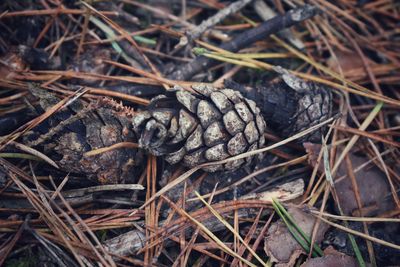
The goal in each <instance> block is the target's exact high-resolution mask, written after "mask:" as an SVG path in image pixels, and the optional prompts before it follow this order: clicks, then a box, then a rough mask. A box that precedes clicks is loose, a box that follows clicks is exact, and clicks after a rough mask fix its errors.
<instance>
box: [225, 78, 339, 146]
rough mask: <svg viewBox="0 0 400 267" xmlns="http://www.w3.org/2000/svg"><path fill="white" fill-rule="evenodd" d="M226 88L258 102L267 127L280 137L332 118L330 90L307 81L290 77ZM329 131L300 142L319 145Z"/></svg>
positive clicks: (232, 85) (228, 83)
mask: <svg viewBox="0 0 400 267" xmlns="http://www.w3.org/2000/svg"><path fill="white" fill-rule="evenodd" d="M224 84H225V86H226V87H229V88H233V89H235V90H237V91H239V92H241V93H242V94H243V95H244V96H245V97H247V98H249V99H252V100H254V101H255V102H256V104H257V106H258V107H260V109H261V114H262V115H263V116H264V118H265V119H266V121H267V123H268V126H269V127H270V128H271V129H273V130H274V131H275V132H277V133H278V135H279V136H281V137H284V138H286V137H289V136H292V135H295V134H297V133H299V132H301V131H304V130H306V129H308V128H310V127H312V126H315V125H317V124H319V123H321V122H323V121H325V120H327V119H329V118H330V117H331V116H332V106H333V101H332V93H331V89H330V88H328V87H326V86H324V85H322V84H317V83H314V82H307V81H304V80H302V79H300V78H298V77H296V76H293V75H291V74H288V73H284V75H282V80H281V81H279V82H275V83H269V84H267V85H266V86H257V87H245V86H242V85H240V84H237V83H235V82H233V81H229V80H226V81H225V82H224ZM325 133H326V127H321V128H319V129H318V130H316V131H314V132H312V133H310V134H308V135H306V136H303V137H302V138H300V139H299V140H298V142H305V141H309V142H314V143H320V142H321V137H322V136H323V135H324V134H325Z"/></svg>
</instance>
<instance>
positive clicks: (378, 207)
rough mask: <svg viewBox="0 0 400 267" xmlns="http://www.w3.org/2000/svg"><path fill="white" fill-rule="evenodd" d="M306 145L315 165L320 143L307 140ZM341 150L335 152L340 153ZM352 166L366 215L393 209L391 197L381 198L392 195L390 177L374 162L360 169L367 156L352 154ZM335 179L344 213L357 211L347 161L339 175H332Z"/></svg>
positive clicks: (310, 160) (321, 164)
mask: <svg viewBox="0 0 400 267" xmlns="http://www.w3.org/2000/svg"><path fill="white" fill-rule="evenodd" d="M303 146H304V147H305V148H306V151H307V153H308V155H309V163H310V165H312V166H315V164H316V163H317V158H318V154H319V151H320V149H321V145H318V144H311V143H304V144H303ZM340 153H341V151H340V149H339V150H338V152H337V153H336V154H337V155H340ZM349 157H350V161H351V164H352V169H353V170H354V175H355V177H356V181H357V186H358V189H359V192H360V198H361V204H362V206H363V208H367V209H363V212H364V213H363V215H364V216H372V215H374V214H375V215H376V212H378V211H379V213H382V212H384V211H387V210H390V209H391V208H392V205H391V199H390V198H389V199H388V201H382V200H383V199H384V198H385V196H390V194H391V193H390V188H389V185H388V183H387V179H386V177H385V175H384V173H383V172H381V171H380V170H379V169H378V168H377V167H375V166H373V165H372V164H370V165H368V166H366V167H364V168H360V170H358V171H357V169H358V168H359V167H360V166H361V165H363V164H365V163H366V162H367V161H368V160H369V159H368V158H367V157H361V156H356V155H354V154H353V153H349ZM319 170H320V171H321V172H323V163H320V165H319ZM333 180H334V181H335V188H336V192H337V194H338V198H339V201H340V206H341V208H342V210H343V213H344V214H346V215H349V214H351V213H352V212H354V211H355V210H358V206H357V202H356V197H355V194H354V189H353V186H352V183H351V179H350V177H349V176H348V175H347V163H346V161H343V162H342V163H341V165H340V166H339V168H338V171H337V174H336V175H335V177H334V178H333Z"/></svg>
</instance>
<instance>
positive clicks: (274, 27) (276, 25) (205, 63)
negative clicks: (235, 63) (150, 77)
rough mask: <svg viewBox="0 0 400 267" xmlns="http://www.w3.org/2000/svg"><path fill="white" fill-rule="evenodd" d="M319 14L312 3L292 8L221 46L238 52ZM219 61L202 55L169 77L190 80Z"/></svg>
mask: <svg viewBox="0 0 400 267" xmlns="http://www.w3.org/2000/svg"><path fill="white" fill-rule="evenodd" d="M316 14H317V9H316V8H315V7H314V6H311V5H305V6H304V7H302V8H297V9H293V10H290V11H289V12H287V13H285V14H284V15H283V16H276V17H274V18H272V19H270V20H267V21H265V22H263V23H261V24H260V25H259V26H257V27H256V28H253V29H251V30H248V31H245V32H243V33H241V34H239V35H238V36H236V37H235V38H234V39H233V40H232V41H230V42H227V43H224V44H222V45H221V46H220V48H222V49H224V50H227V51H231V52H237V51H238V50H240V49H242V48H244V47H246V46H248V45H250V44H252V43H254V42H257V41H259V40H262V39H265V37H267V36H269V35H271V34H273V33H276V32H279V31H280V30H282V29H285V28H288V27H291V26H293V25H296V24H298V23H300V22H302V21H304V20H306V19H309V18H311V17H313V16H315V15H316ZM216 62H217V61H215V60H212V59H209V58H206V57H204V56H200V57H198V58H196V59H195V60H193V61H192V62H191V63H189V64H186V65H184V66H182V67H181V68H179V69H177V70H176V71H175V72H173V73H172V74H171V75H170V76H169V77H170V78H172V79H175V80H188V79H190V78H191V77H192V76H193V75H195V74H196V73H199V72H201V71H202V70H204V69H206V68H209V67H210V66H212V65H215V64H216Z"/></svg>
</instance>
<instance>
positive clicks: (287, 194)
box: [103, 180, 304, 256]
mask: <svg viewBox="0 0 400 267" xmlns="http://www.w3.org/2000/svg"><path fill="white" fill-rule="evenodd" d="M303 185H304V182H303V181H302V180H296V181H294V182H289V183H285V184H283V185H281V186H279V187H278V188H276V189H272V190H267V191H265V192H262V193H259V194H251V195H247V196H243V199H255V198H256V199H258V197H261V200H262V201H263V202H264V203H266V204H267V203H269V202H268V201H270V197H271V196H272V197H274V198H276V199H278V200H279V199H280V200H281V201H288V200H292V199H294V198H297V197H298V196H299V193H300V194H301V192H302V190H303V188H304V187H302V186H303ZM266 196H268V198H266ZM219 204H223V203H219ZM234 209H235V207H231V209H229V210H227V211H225V212H224V213H221V215H222V216H224V217H226V215H228V214H230V213H231V212H232V211H233V210H234ZM202 210H205V211H207V208H203V209H202ZM194 213H195V212H194ZM197 213H199V211H197ZM237 213H238V215H237V216H238V217H239V218H251V217H254V216H256V215H257V213H258V209H253V208H245V209H239V210H238V211H237ZM191 214H192V213H191ZM205 217H206V216H204V215H203V216H201V217H198V218H196V217H195V218H196V219H198V220H199V221H200V222H201V223H203V224H204V226H205V227H207V229H209V230H210V231H211V232H217V231H220V230H223V229H225V226H224V225H223V224H222V223H221V221H219V220H218V219H217V218H216V217H214V216H211V217H210V218H208V219H207V218H206V219H205ZM228 221H229V220H228ZM164 224H165V221H162V222H160V227H162V226H163V225H164ZM168 225H174V223H170V224H168ZM192 231H193V229H192V228H188V229H187V230H186V236H190V234H191V232H192ZM171 234H172V235H173V234H174V233H171ZM172 244H174V242H173V241H172V240H168V239H166V240H165V243H164V245H165V246H171V245H172ZM103 245H104V247H105V248H106V249H107V250H108V251H109V252H111V253H113V254H117V255H121V256H127V255H134V254H136V253H137V252H138V251H139V250H141V249H142V248H144V246H145V245H146V238H145V234H144V233H143V232H141V231H140V230H132V231H129V232H126V233H124V234H121V235H119V236H117V237H115V238H112V239H109V240H107V241H105V242H104V243H103Z"/></svg>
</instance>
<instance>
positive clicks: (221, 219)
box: [194, 191, 268, 266]
mask: <svg viewBox="0 0 400 267" xmlns="http://www.w3.org/2000/svg"><path fill="white" fill-rule="evenodd" d="M194 193H195V194H196V196H197V198H198V199H200V200H201V202H203V204H204V205H205V206H206V207H207V208H208V209H210V211H211V213H212V214H213V215H214V216H215V217H217V218H218V220H219V221H220V222H221V223H222V224H224V225H225V227H226V228H228V230H229V231H231V232H232V234H233V235H234V236H235V237H236V238H238V239H239V240H240V242H242V244H243V245H244V246H245V247H246V248H247V249H248V250H249V252H250V253H251V254H252V255H253V256H254V258H256V259H257V260H258V262H259V263H261V264H262V265H263V266H268V265H267V263H266V262H264V261H263V260H262V259H261V258H260V257H259V256H258V255H257V253H255V252H254V251H253V250H252V249H251V247H250V246H249V245H248V244H247V243H246V242H245V241H244V240H243V238H242V237H241V236H240V235H239V234H238V233H237V231H235V229H233V227H232V226H231V225H230V224H229V223H228V222H227V221H226V220H225V219H224V218H222V216H221V215H220V214H219V213H218V212H217V211H216V210H215V209H213V207H211V206H210V204H208V203H207V202H206V201H205V200H204V198H203V197H202V196H200V194H199V193H198V192H196V191H195V192H194Z"/></svg>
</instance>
